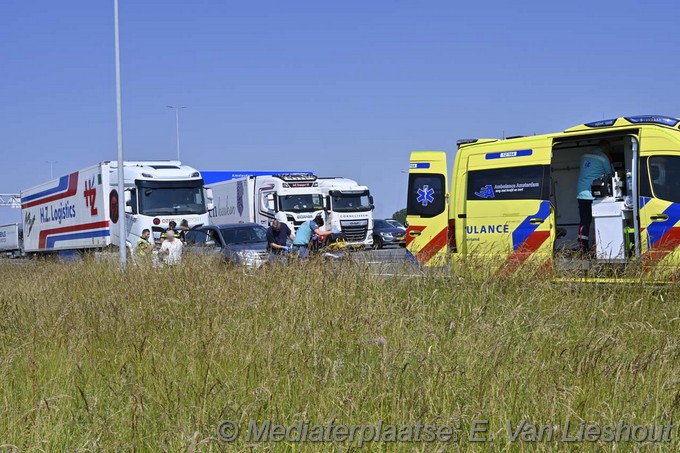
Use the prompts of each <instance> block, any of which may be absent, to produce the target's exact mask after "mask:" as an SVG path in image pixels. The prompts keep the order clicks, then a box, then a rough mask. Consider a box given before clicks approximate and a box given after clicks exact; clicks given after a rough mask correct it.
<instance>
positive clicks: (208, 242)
mask: <svg viewBox="0 0 680 453" xmlns="http://www.w3.org/2000/svg"><path fill="white" fill-rule="evenodd" d="M183 251H184V252H187V253H191V254H195V255H203V256H214V255H219V254H220V253H221V251H222V244H221V242H220V238H219V234H218V231H217V229H216V228H210V227H204V228H200V229H193V230H190V231H187V233H186V237H185V243H184V247H183Z"/></svg>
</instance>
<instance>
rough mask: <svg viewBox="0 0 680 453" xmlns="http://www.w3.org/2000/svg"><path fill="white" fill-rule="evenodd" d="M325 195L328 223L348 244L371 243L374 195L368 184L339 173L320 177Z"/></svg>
mask: <svg viewBox="0 0 680 453" xmlns="http://www.w3.org/2000/svg"><path fill="white" fill-rule="evenodd" d="M318 181H319V189H321V191H322V193H323V194H324V196H325V197H326V200H325V206H326V207H327V209H328V223H329V224H330V227H331V228H332V229H334V230H340V231H342V235H343V237H344V239H345V241H346V243H347V245H350V246H371V245H373V208H374V206H373V197H372V196H371V192H370V191H369V189H368V187H366V186H361V185H359V184H358V183H357V182H356V181H354V180H352V179H348V178H341V177H327V178H319V179H318Z"/></svg>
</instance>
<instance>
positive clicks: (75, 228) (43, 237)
mask: <svg viewBox="0 0 680 453" xmlns="http://www.w3.org/2000/svg"><path fill="white" fill-rule="evenodd" d="M108 227H109V221H108V220H102V221H101V222H92V223H84V224H82V225H73V226H67V227H60V228H52V229H51V230H43V231H41V232H40V238H39V239H38V248H41V249H44V248H45V243H46V242H47V237H48V236H51V235H53V234H60V233H71V232H73V231H85V230H94V229H96V228H108Z"/></svg>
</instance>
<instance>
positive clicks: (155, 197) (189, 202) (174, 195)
mask: <svg viewBox="0 0 680 453" xmlns="http://www.w3.org/2000/svg"><path fill="white" fill-rule="evenodd" d="M137 192H138V194H139V212H140V214H144V215H149V216H156V215H171V214H175V215H182V214H205V213H206V209H205V199H204V198H203V188H202V187H163V188H151V187H140V188H139V189H138V191H137Z"/></svg>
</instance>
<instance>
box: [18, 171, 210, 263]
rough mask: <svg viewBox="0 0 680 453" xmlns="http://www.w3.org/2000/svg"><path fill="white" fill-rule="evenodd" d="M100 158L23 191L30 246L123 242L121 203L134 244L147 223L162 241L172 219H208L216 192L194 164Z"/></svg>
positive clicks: (192, 222)
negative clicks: (121, 178) (206, 184)
mask: <svg viewBox="0 0 680 453" xmlns="http://www.w3.org/2000/svg"><path fill="white" fill-rule="evenodd" d="M123 171H124V187H118V163H117V162H108V161H107V162H101V163H99V164H96V165H93V166H91V167H87V168H85V169H83V170H79V171H75V172H73V173H70V174H68V175H65V176H62V177H60V178H58V179H55V180H52V181H48V182H46V183H44V184H41V185H39V186H36V187H33V188H31V189H27V190H23V191H22V192H21V214H22V217H23V220H24V224H23V225H24V233H25V237H24V246H25V250H26V252H30V253H49V252H55V251H65V250H85V249H97V248H103V247H106V246H108V245H111V244H112V245H115V246H118V245H119V243H120V242H121V241H120V238H119V231H118V228H117V227H115V224H117V223H118V220H119V214H118V205H119V203H125V213H126V214H125V215H126V229H127V237H126V238H125V240H124V242H123V243H124V244H125V245H126V246H127V247H128V248H132V247H133V245H136V244H137V241H138V239H139V237H140V236H141V234H142V231H143V230H144V229H146V228H148V229H149V230H151V231H152V232H153V237H154V238H155V239H156V240H157V241H158V240H160V235H161V233H162V232H163V231H165V230H166V229H167V228H168V227H169V223H170V221H173V220H174V221H175V222H176V223H177V224H179V223H180V222H181V221H182V220H185V219H186V220H187V221H188V222H189V226H196V225H204V224H207V223H208V210H209V209H212V202H211V198H212V196H211V193H210V191H209V190H205V189H204V187H203V179H202V178H201V175H200V173H199V172H198V171H196V170H195V169H193V168H191V167H189V166H186V165H182V164H181V163H180V162H178V161H144V162H125V163H124V167H123Z"/></svg>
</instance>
